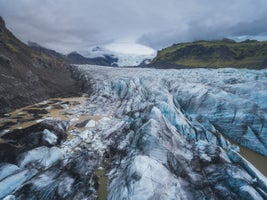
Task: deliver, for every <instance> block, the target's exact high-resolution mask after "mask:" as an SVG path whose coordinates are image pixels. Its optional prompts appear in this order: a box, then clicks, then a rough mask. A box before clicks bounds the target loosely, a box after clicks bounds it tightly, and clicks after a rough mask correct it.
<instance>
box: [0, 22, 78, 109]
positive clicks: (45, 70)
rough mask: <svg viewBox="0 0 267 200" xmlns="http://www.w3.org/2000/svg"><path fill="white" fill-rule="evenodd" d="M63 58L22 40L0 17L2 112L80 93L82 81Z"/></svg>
mask: <svg viewBox="0 0 267 200" xmlns="http://www.w3.org/2000/svg"><path fill="white" fill-rule="evenodd" d="M69 69H70V66H69V65H68V64H66V63H65V62H64V61H63V60H62V59H58V58H53V57H51V56H50V55H48V54H45V53H42V52H38V51H35V50H33V49H31V48H30V47H28V46H27V45H25V44H24V43H22V42H21V41H19V40H18V39H17V38H16V37H15V36H14V35H13V34H12V33H11V32H10V31H9V30H8V29H7V28H6V26H5V22H4V20H3V19H2V18H1V17H0V113H5V112H9V111H11V110H12V109H15V108H18V107H21V106H25V105H28V104H32V103H35V102H38V101H42V100H44V99H47V98H50V97H65V96H72V95H77V94H78V93H79V92H80V90H81V83H79V82H77V81H76V80H74V79H73V78H72V77H71V73H70V72H69Z"/></svg>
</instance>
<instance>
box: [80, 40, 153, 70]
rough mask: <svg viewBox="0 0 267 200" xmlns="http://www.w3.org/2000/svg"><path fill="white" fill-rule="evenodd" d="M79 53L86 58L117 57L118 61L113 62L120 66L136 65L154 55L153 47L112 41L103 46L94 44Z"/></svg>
mask: <svg viewBox="0 0 267 200" xmlns="http://www.w3.org/2000/svg"><path fill="white" fill-rule="evenodd" d="M79 53H80V54H81V55H83V56H85V57H87V58H96V57H106V56H111V57H113V58H118V61H117V62H114V63H113V64H114V65H117V66H120V67H122V66H138V65H140V64H141V63H143V61H144V60H151V59H152V58H154V57H155V56H156V51H155V50H154V49H151V48H149V47H146V46H143V45H140V44H136V43H112V44H108V45H104V46H94V47H90V48H88V50H87V51H80V52H79Z"/></svg>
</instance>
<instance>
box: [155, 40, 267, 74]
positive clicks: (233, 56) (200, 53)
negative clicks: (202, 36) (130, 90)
mask: <svg viewBox="0 0 267 200" xmlns="http://www.w3.org/2000/svg"><path fill="white" fill-rule="evenodd" d="M151 64H152V65H154V66H161V67H162V66H165V67H170V68H177V67H183V68H184V67H213V68H221V67H234V68H249V69H263V68H266V67H267V42H259V41H254V40H246V41H243V42H235V41H232V40H229V39H224V40H219V41H197V42H190V43H181V44H174V45H172V46H171V47H168V48H165V49H162V50H161V51H159V52H158V54H157V56H156V58H154V60H153V61H152V63H151Z"/></svg>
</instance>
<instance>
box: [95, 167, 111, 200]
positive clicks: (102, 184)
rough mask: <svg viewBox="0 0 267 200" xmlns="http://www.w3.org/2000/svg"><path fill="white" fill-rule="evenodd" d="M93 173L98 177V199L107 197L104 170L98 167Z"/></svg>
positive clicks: (101, 199) (106, 181)
mask: <svg viewBox="0 0 267 200" xmlns="http://www.w3.org/2000/svg"><path fill="white" fill-rule="evenodd" d="M95 174H96V175H97V176H98V178H99V188H98V195H99V196H98V200H105V199H107V185H108V178H107V177H106V176H105V170H104V169H103V168H98V169H97V170H96V171H95Z"/></svg>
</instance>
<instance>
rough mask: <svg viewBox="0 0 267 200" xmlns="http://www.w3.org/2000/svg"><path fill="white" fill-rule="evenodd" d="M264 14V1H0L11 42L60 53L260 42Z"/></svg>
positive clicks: (266, 25)
mask: <svg viewBox="0 0 267 200" xmlns="http://www.w3.org/2000/svg"><path fill="white" fill-rule="evenodd" d="M266 8H267V1H266V0H224V1H221V0H202V1H199V0H167V1H162V0H135V1H125V0H108V1H107V0H75V1H73V0H56V1H55V0H12V1H10V0H0V15H2V16H3V18H4V19H5V20H6V23H7V25H8V27H9V28H10V29H11V30H12V31H13V32H14V33H15V35H16V36H18V37H19V38H20V39H22V40H23V41H34V42H38V43H40V44H42V45H44V46H46V47H49V48H53V49H56V50H58V51H60V52H63V53H67V52H69V51H72V50H86V48H88V47H90V46H95V45H105V44H109V43H113V42H130V43H133V42H139V43H141V44H145V45H148V46H150V47H152V48H156V49H159V48H162V47H164V46H167V45H170V44H172V43H177V42H183V41H192V40H199V39H219V38H222V37H256V38H257V37H259V38H265V37H266V36H267V12H266ZM266 38H267V37H266Z"/></svg>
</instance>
